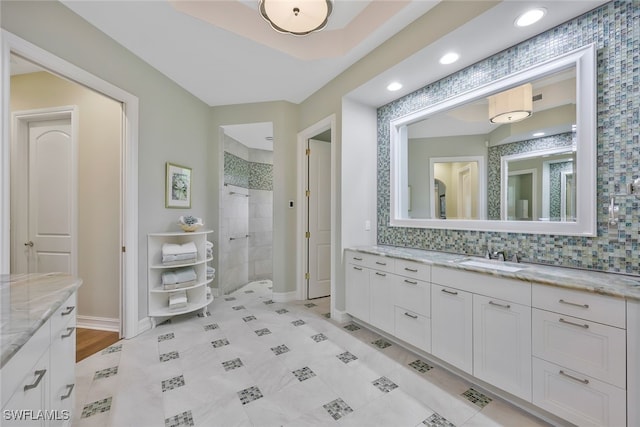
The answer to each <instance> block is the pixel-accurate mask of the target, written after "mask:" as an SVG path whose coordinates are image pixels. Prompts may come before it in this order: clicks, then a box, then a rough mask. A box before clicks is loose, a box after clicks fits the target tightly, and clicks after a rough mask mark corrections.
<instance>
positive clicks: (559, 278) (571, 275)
mask: <svg viewBox="0 0 640 427" xmlns="http://www.w3.org/2000/svg"><path fill="white" fill-rule="evenodd" d="M347 250H350V251H354V252H361V253H366V254H371V255H378V256H386V257H391V258H395V259H401V260H406V261H414V262H419V263H424V264H428V265H436V266H441V267H446V268H453V269H457V270H465V271H472V272H476V273H484V274H490V275H493V276H498V277H503V278H508V279H517V280H522V281H526V282H531V283H539V284H543V285H551V286H557V287H562V288H568V289H576V290H582V291H587V292H593V293H597V294H600V295H608V296H614V297H620V298H626V299H631V300H637V301H640V277H638V278H635V277H631V276H625V275H623V274H615V273H604V272H597V271H590V270H579V269H573V268H566V267H554V266H546V265H539V264H526V263H512V262H503V261H493V260H488V259H484V258H480V257H472V256H466V255H461V254H450V253H446V252H435V251H426V250H421V249H411V248H402V247H395V246H383V245H379V246H359V247H352V248H348V249H347Z"/></svg>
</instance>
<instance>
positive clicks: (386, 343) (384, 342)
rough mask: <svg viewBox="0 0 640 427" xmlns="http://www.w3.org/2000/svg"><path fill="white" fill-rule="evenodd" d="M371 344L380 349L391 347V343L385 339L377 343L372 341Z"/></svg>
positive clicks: (378, 340)
mask: <svg viewBox="0 0 640 427" xmlns="http://www.w3.org/2000/svg"><path fill="white" fill-rule="evenodd" d="M371 344H373V345H375V346H376V347H378V348H379V349H383V348H387V347H391V343H390V342H389V341H387V340H385V339H383V338H380V339H377V340H375V341H371Z"/></svg>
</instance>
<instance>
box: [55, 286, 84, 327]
mask: <svg viewBox="0 0 640 427" xmlns="http://www.w3.org/2000/svg"><path fill="white" fill-rule="evenodd" d="M77 311H78V309H77V303H76V292H74V293H73V294H72V295H71V296H70V297H69V298H67V300H66V301H65V302H64V303H62V305H61V306H60V307H58V309H57V310H56V311H55V313H53V315H52V316H51V334H52V336H54V337H55V336H56V335H57V334H58V333H60V332H61V331H63V330H64V329H65V328H66V327H67V326H68V325H70V326H72V327H75V326H76V312H77Z"/></svg>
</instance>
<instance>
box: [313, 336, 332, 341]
mask: <svg viewBox="0 0 640 427" xmlns="http://www.w3.org/2000/svg"><path fill="white" fill-rule="evenodd" d="M311 339H312V340H314V341H315V342H322V341H326V340H328V339H329V338H327V336H326V335H325V334H316V335H312V336H311Z"/></svg>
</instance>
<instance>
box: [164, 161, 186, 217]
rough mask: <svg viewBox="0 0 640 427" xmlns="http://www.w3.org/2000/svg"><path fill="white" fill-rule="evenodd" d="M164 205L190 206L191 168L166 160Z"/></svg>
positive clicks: (172, 206) (168, 206)
mask: <svg viewBox="0 0 640 427" xmlns="http://www.w3.org/2000/svg"><path fill="white" fill-rule="evenodd" d="M165 207H167V208H182V209H184V208H187V209H189V208H191V168H187V167H184V166H180V165H175V164H173V163H169V162H167V177H166V183H165Z"/></svg>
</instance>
